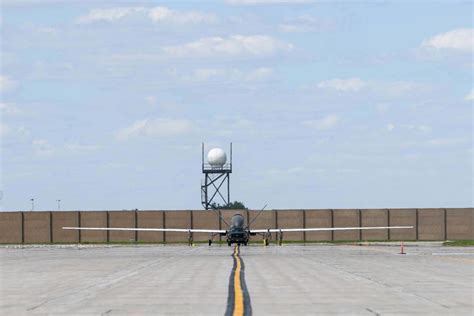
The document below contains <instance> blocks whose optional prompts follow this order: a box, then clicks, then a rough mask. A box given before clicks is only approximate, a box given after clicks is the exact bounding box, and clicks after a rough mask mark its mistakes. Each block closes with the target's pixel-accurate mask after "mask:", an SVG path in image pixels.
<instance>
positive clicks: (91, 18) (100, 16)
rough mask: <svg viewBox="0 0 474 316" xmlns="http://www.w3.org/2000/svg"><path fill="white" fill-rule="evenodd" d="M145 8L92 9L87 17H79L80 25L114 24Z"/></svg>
mask: <svg viewBox="0 0 474 316" xmlns="http://www.w3.org/2000/svg"><path fill="white" fill-rule="evenodd" d="M143 10H144V8H143V7H116V8H108V9H92V10H91V11H89V13H88V14H87V15H84V16H81V17H79V19H78V20H77V22H78V23H93V22H113V21H116V20H120V19H123V18H124V17H126V16H129V15H131V14H134V13H138V12H143Z"/></svg>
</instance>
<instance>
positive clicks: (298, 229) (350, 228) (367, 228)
mask: <svg viewBox="0 0 474 316" xmlns="http://www.w3.org/2000/svg"><path fill="white" fill-rule="evenodd" d="M406 228H413V226H384V227H334V228H329V227H328V228H271V229H251V230H250V233H257V234H258V233H260V234H261V233H283V232H318V231H338V230H370V229H406Z"/></svg>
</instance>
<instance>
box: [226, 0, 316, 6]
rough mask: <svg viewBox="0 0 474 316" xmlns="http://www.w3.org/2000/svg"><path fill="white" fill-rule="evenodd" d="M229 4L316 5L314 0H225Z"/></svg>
mask: <svg viewBox="0 0 474 316" xmlns="http://www.w3.org/2000/svg"><path fill="white" fill-rule="evenodd" d="M226 2H227V3H229V4H238V5H256V4H257V5H258V4H290V5H294V4H306V3H316V2H317V1H316V0H227V1H226Z"/></svg>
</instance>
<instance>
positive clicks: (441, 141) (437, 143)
mask: <svg viewBox="0 0 474 316" xmlns="http://www.w3.org/2000/svg"><path fill="white" fill-rule="evenodd" d="M468 141H469V140H468V139H467V138H460V137H457V138H435V139H431V140H429V141H428V142H427V143H426V145H428V146H430V147H444V146H453V145H460V144H465V143H467V142H468Z"/></svg>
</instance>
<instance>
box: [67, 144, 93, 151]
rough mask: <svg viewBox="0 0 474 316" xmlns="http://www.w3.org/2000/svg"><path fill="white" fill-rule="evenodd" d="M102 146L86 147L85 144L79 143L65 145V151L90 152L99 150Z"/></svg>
mask: <svg viewBox="0 0 474 316" xmlns="http://www.w3.org/2000/svg"><path fill="white" fill-rule="evenodd" d="M99 148H100V146H98V145H84V144H79V143H71V144H66V145H64V149H66V150H67V151H70V152H76V153H80V152H89V151H94V150H97V149H99Z"/></svg>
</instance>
